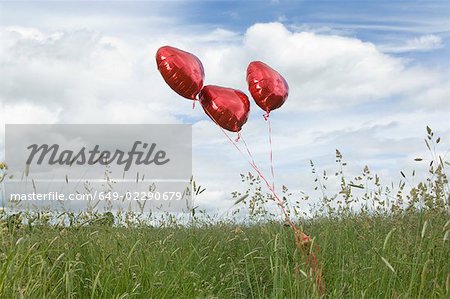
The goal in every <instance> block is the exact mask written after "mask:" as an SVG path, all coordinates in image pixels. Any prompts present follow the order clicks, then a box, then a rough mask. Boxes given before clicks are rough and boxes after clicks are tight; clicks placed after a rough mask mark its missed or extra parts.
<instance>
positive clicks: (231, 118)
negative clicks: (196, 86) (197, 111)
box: [200, 85, 250, 132]
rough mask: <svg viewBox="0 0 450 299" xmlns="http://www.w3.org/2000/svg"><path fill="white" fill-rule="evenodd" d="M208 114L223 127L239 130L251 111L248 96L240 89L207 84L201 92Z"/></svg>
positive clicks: (201, 98)
mask: <svg viewBox="0 0 450 299" xmlns="http://www.w3.org/2000/svg"><path fill="white" fill-rule="evenodd" d="M200 104H201V105H202V107H203V110H205V112H206V114H207V115H208V116H209V117H210V118H211V119H212V120H213V121H215V122H216V123H217V124H218V125H219V126H221V127H222V128H224V129H226V130H228V131H232V132H239V131H240V130H241V128H242V126H243V125H244V124H245V123H246V122H247V118H248V113H249V112H250V102H249V100H248V97H247V96H246V95H245V93H243V92H242V91H240V90H236V89H232V88H226V87H220V86H215V85H207V86H205V87H203V89H202V91H201V92H200Z"/></svg>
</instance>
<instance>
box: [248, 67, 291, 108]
mask: <svg viewBox="0 0 450 299" xmlns="http://www.w3.org/2000/svg"><path fill="white" fill-rule="evenodd" d="M247 84H248V90H249V91H250V94H251V95H252V97H253V99H254V100H255V102H256V104H257V105H258V106H259V107H261V108H262V109H263V110H264V111H266V112H267V113H269V112H270V111H272V110H274V109H277V108H279V107H280V106H281V105H283V103H284V102H285V101H286V99H287V97H288V95H289V86H288V84H287V82H286V80H285V79H284V78H283V76H281V75H280V74H279V73H278V72H277V71H275V70H274V69H272V68H271V67H270V66H268V65H267V64H265V63H263V62H261V61H252V62H251V63H250V64H249V65H248V67H247Z"/></svg>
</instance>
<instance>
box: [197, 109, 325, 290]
mask: <svg viewBox="0 0 450 299" xmlns="http://www.w3.org/2000/svg"><path fill="white" fill-rule="evenodd" d="M204 110H205V113H206V114H207V115H208V116H209V117H210V118H211V119H212V120H213V121H214V123H215V124H216V125H217V126H218V127H219V129H220V130H221V131H222V133H223V134H224V135H225V136H226V137H227V138H228V140H229V141H230V142H231V144H233V146H234V147H235V148H236V149H237V150H238V152H239V153H240V154H241V155H242V156H243V157H244V159H246V160H247V162H248V163H249V164H250V166H251V167H252V168H253V169H254V170H255V171H256V173H257V174H258V175H259V177H260V178H261V179H262V180H263V181H264V183H265V184H266V186H267V188H268V189H269V190H270V191H271V192H272V194H273V196H274V198H275V199H276V201H277V203H278V206H279V207H280V209H281V212H282V215H283V216H284V218H285V219H284V220H285V221H286V223H287V224H288V225H289V226H290V227H291V228H292V230H293V231H294V237H295V243H296V245H297V247H298V249H299V251H300V252H302V253H305V247H304V245H305V244H310V243H311V242H312V239H311V237H309V236H308V235H306V234H304V233H303V232H301V231H300V230H299V229H298V228H297V227H296V226H295V224H294V223H293V222H292V221H291V219H290V217H289V214H288V213H287V211H286V209H285V207H284V204H283V201H282V200H281V199H280V198H279V196H278V194H277V193H276V192H275V189H274V188H273V186H272V185H271V184H270V183H269V181H268V180H267V179H266V177H265V176H264V175H263V174H262V172H261V171H260V170H259V168H258V166H257V165H256V163H255V161H254V159H253V155H252V154H251V151H250V148H249V147H248V145H247V143H246V142H245V140H244V138H243V136H242V133H240V132H238V139H236V141H235V140H233V139H232V138H231V137H230V136H229V135H228V133H227V132H226V131H225V129H224V128H222V127H221V126H220V125H219V124H218V123H217V121H216V120H215V119H214V118H213V117H212V116H211V114H210V113H209V112H208V111H207V110H206V109H204ZM239 139H242V141H243V143H244V146H245V148H246V150H247V154H248V156H249V157H246V156H245V154H244V152H243V151H242V149H241V148H240V147H239V146H238V145H237V143H236V142H237V141H238V140H239ZM315 248H316V249H319V247H318V245H317V244H316V245H315ZM306 262H307V264H308V265H309V267H311V268H312V269H313V271H314V272H315V275H316V284H317V285H318V286H319V290H320V292H321V293H324V291H325V283H324V281H323V278H322V269H321V267H319V265H318V262H317V257H316V253H314V252H313V253H312V254H308V255H307V259H306Z"/></svg>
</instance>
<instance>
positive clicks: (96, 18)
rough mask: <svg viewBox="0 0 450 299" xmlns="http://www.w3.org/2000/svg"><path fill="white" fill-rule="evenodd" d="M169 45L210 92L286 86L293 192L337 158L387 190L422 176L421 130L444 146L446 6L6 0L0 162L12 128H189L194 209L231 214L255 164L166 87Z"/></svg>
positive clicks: (284, 169) (259, 131) (283, 125)
mask: <svg viewBox="0 0 450 299" xmlns="http://www.w3.org/2000/svg"><path fill="white" fill-rule="evenodd" d="M163 45H172V46H175V47H179V48H182V49H184V50H187V51H189V52H192V53H195V54H196V55H197V56H198V57H199V58H200V59H201V61H202V62H203V65H204V68H205V72H206V82H205V83H206V84H215V85H223V86H228V87H233V88H237V89H241V90H243V91H246V92H247V88H246V83H245V70H246V67H247V65H248V63H249V62H250V61H252V60H262V61H264V62H266V63H267V64H269V65H271V66H272V67H273V68H275V69H277V70H278V71H279V72H280V73H281V74H283V75H284V77H285V78H286V80H287V81H288V83H289V85H290V95H289V99H288V100H287V102H286V103H285V104H284V105H283V106H282V107H281V108H280V109H278V110H276V111H274V112H273V113H272V114H271V122H272V128H273V147H274V163H275V172H276V179H275V181H276V184H277V185H278V186H280V185H281V184H285V185H287V186H289V188H290V189H291V190H292V191H294V192H298V191H299V190H305V191H307V192H312V193H311V194H312V196H313V198H315V196H318V194H317V195H315V194H314V192H313V191H312V189H313V180H314V177H313V175H312V174H311V172H310V168H309V160H310V159H311V160H313V161H314V162H315V164H316V166H317V168H319V169H321V170H327V171H329V172H331V173H334V171H333V170H335V169H336V166H335V163H334V160H335V149H336V148H337V149H339V150H340V151H341V152H342V153H343V155H344V157H345V159H346V160H347V161H348V162H349V168H348V175H349V176H352V175H356V174H358V173H360V172H361V170H362V168H363V167H364V165H366V164H367V165H369V167H370V168H371V169H372V170H374V171H376V172H378V173H380V174H381V177H382V178H383V181H384V182H385V183H389V182H391V181H393V182H397V181H398V180H399V179H400V170H403V171H405V172H411V171H412V170H413V169H415V168H420V166H418V164H417V163H414V162H412V160H413V158H415V157H417V156H426V155H427V154H426V147H425V145H424V142H423V138H424V136H425V127H426V125H429V126H430V127H432V128H433V129H434V130H435V131H436V132H437V133H438V134H440V135H441V136H442V137H444V142H443V145H442V146H441V148H442V150H443V152H445V151H446V150H447V149H448V148H449V147H450V143H449V142H448V137H450V134H449V133H450V87H449V86H450V72H449V70H450V68H449V67H450V5H449V4H448V2H446V1H414V2H413V1H340V2H339V3H338V2H337V1H283V0H280V1H245V2H244V1H242V2H237V1H161V2H157V1H139V2H129V1H127V2H120V1H114V2H105V1H101V2H91V1H83V2H69V1H49V2H43V1H30V2H26V1H20V2H15V1H8V2H4V1H0V122H1V127H0V135H1V137H2V138H0V157H2V156H4V154H3V153H4V150H3V148H4V139H3V136H4V127H3V125H4V124H6V123H74V124H77V123H189V124H193V136H194V139H193V146H194V150H193V161H194V165H193V167H194V169H193V172H194V176H195V177H196V179H197V181H199V183H200V184H202V185H204V186H205V187H207V192H205V193H203V195H202V197H200V198H199V199H198V204H199V205H200V206H201V207H202V208H205V209H212V210H217V209H218V210H219V211H226V210H227V209H228V208H229V207H230V206H231V205H232V200H231V196H230V194H231V192H232V191H234V190H241V189H242V188H243V187H244V186H242V185H241V183H240V176H239V174H240V173H244V172H246V171H249V170H250V167H249V165H248V164H247V162H246V160H245V158H243V157H242V156H241V155H240V154H239V153H238V152H237V151H236V150H235V149H234V147H233V146H232V145H230V143H229V142H228V141H227V139H226V138H225V137H224V136H223V135H222V133H221V131H220V130H219V129H218V128H217V127H216V126H215V125H214V124H213V123H212V122H211V121H210V120H209V119H208V118H207V117H206V116H205V114H204V113H203V111H202V110H201V109H200V107H199V106H197V108H196V109H192V102H190V101H188V100H185V99H183V98H180V97H179V96H177V95H176V94H175V93H174V92H172V90H170V89H169V87H167V86H166V84H165V83H164V81H163V80H162V78H161V76H160V74H159V73H158V71H157V70H156V64H155V59H154V55H155V53H156V50H157V49H158V48H159V47H160V46H163ZM247 94H248V92H247ZM262 114H263V113H262V110H260V109H259V108H258V107H257V106H256V105H255V104H253V103H252V106H251V116H250V120H249V122H248V123H247V124H246V125H245V126H244V129H243V131H242V135H243V137H244V138H245V140H246V141H247V142H248V144H249V146H250V148H251V149H252V152H253V154H254V156H255V159H256V161H257V163H258V164H259V165H261V169H262V170H263V171H264V172H265V173H267V174H268V173H269V172H268V161H269V159H268V141H267V124H266V122H265V121H264V120H263V118H262ZM446 137H447V138H446ZM445 139H447V140H445ZM240 145H242V142H241V143H240ZM269 177H270V176H269Z"/></svg>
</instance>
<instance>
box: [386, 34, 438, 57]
mask: <svg viewBox="0 0 450 299" xmlns="http://www.w3.org/2000/svg"><path fill="white" fill-rule="evenodd" d="M443 46H444V43H443V41H442V38H441V37H439V36H437V35H434V34H426V35H422V36H419V37H416V38H413V39H408V40H406V41H405V42H404V43H401V44H386V45H380V46H378V48H379V49H380V50H381V51H382V52H385V53H404V52H424V51H432V50H436V49H440V48H442V47H443Z"/></svg>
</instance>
